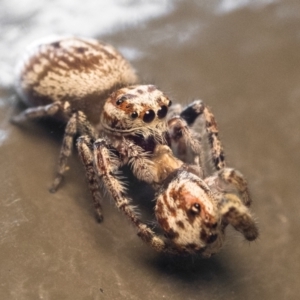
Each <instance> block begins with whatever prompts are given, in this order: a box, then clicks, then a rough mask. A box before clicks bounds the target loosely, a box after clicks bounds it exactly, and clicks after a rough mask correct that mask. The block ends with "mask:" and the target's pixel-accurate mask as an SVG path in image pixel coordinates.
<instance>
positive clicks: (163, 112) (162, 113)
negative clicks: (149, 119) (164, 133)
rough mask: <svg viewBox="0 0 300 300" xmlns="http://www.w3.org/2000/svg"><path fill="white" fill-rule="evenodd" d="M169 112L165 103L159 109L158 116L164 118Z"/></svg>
mask: <svg viewBox="0 0 300 300" xmlns="http://www.w3.org/2000/svg"><path fill="white" fill-rule="evenodd" d="M167 113H168V108H167V107H166V106H165V105H163V106H162V107H161V108H160V109H159V110H158V111H157V116H158V118H159V119H162V118H164V117H165V116H166V115H167Z"/></svg>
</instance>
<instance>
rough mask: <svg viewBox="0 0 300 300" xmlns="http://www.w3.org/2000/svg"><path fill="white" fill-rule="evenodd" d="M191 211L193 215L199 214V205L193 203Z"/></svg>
mask: <svg viewBox="0 0 300 300" xmlns="http://www.w3.org/2000/svg"><path fill="white" fill-rule="evenodd" d="M191 211H192V212H193V213H194V214H199V213H200V211H201V206H200V204H199V203H194V204H193V206H192V207H191Z"/></svg>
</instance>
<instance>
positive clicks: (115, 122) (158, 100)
mask: <svg viewBox="0 0 300 300" xmlns="http://www.w3.org/2000/svg"><path fill="white" fill-rule="evenodd" d="M170 105H171V101H170V100H169V99H168V97H167V96H165V95H164V94H163V93H162V92H161V91H160V90H158V89H157V88H156V87H155V86H154V85H136V86H129V87H124V88H122V89H119V90H117V91H116V92H114V93H112V94H111V95H110V96H109V98H108V99H107V101H106V102H105V105H104V107H103V111H102V113H101V118H100V122H101V126H102V128H103V130H104V131H105V132H107V133H108V134H112V135H122V136H128V135H140V136H142V137H143V138H144V139H147V138H148V137H150V136H152V137H154V138H155V139H156V140H161V139H162V133H164V132H165V131H166V122H165V117H166V116H167V113H168V107H169V106H170Z"/></svg>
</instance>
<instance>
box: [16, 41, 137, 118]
mask: <svg viewBox="0 0 300 300" xmlns="http://www.w3.org/2000/svg"><path fill="white" fill-rule="evenodd" d="M136 81H137V77H136V74H135V71H134V69H133V68H132V67H131V65H130V64H129V63H128V62H127V61H126V60H125V59H124V57H123V56H122V55H121V54H120V53H119V52H118V51H117V50H116V49H114V48H113V47H112V46H110V45H106V44H104V43H100V42H98V41H96V40H93V39H86V38H75V37H63V38H61V37H56V38H55V37H52V38H47V39H44V40H41V41H39V42H38V43H35V44H34V45H32V46H31V47H29V48H28V50H27V51H26V53H25V54H24V55H23V57H22V59H21V60H20V62H19V63H18V66H17V69H16V88H17V91H18V94H19V95H20V97H21V98H22V100H23V101H24V102H25V103H26V104H27V105H29V106H40V105H46V104H49V103H52V102H55V101H60V102H65V101H69V102H70V104H71V106H72V108H74V109H76V110H77V109H80V110H82V111H83V112H85V114H86V115H87V117H88V119H89V120H90V121H91V122H92V123H93V124H97V123H98V122H99V115H100V111H101V109H102V106H103V104H104V101H105V99H106V98H107V96H108V95H109V94H110V93H111V92H112V91H114V90H115V89H117V88H120V87H124V86H127V85H131V84H133V83H135V82H136Z"/></svg>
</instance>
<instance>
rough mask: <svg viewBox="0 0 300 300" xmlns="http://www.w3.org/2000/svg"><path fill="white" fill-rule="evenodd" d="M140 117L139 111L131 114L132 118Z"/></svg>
mask: <svg viewBox="0 0 300 300" xmlns="http://www.w3.org/2000/svg"><path fill="white" fill-rule="evenodd" d="M137 117H138V113H137V112H136V111H134V112H133V113H132V114H131V118H132V119H136V118H137Z"/></svg>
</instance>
